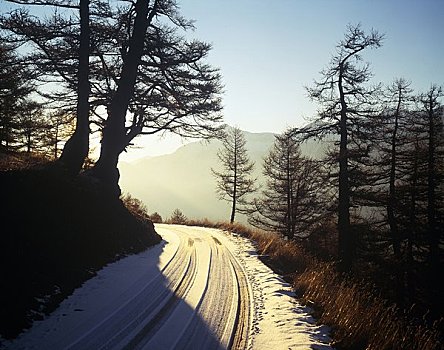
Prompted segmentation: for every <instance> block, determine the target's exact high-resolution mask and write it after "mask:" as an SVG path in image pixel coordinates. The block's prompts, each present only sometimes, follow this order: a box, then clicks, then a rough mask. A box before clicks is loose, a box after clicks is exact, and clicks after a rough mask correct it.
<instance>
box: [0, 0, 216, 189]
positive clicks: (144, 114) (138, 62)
mask: <svg viewBox="0 0 444 350" xmlns="http://www.w3.org/2000/svg"><path fill="white" fill-rule="evenodd" d="M36 1H37V0H36ZM114 5H115V4H113V3H108V2H103V1H97V2H93V3H91V6H90V12H89V15H90V17H91V20H90V23H89V42H90V45H89V88H90V90H89V113H90V114H91V115H92V116H93V118H92V123H94V124H95V125H97V126H98V127H99V128H100V130H101V132H102V142H101V149H100V156H99V159H98V161H97V162H96V163H95V165H94V166H93V168H92V169H91V170H90V171H89V174H90V175H92V176H95V177H96V178H99V179H100V180H102V182H103V183H104V184H105V185H106V186H107V187H109V189H110V190H111V191H113V192H114V193H115V194H116V195H118V194H120V188H119V187H118V180H119V172H118V170H117V163H118V159H119V155H120V154H121V153H122V152H123V151H125V150H127V148H128V147H129V146H130V145H131V143H132V141H133V139H134V138H135V137H137V136H139V135H152V134H155V133H164V132H173V133H176V134H178V135H181V136H184V137H199V138H210V137H214V136H217V135H218V134H219V133H220V132H221V130H222V128H223V126H222V121H223V118H222V115H221V113H220V111H221V110H222V106H221V93H222V86H221V83H220V81H221V77H220V74H219V72H218V70H217V69H215V68H213V67H211V66H210V65H208V64H206V63H205V58H206V56H207V54H208V52H209V51H210V50H211V45H209V44H207V43H204V42H201V41H198V40H188V39H186V38H185V37H184V36H183V35H182V32H185V31H187V30H189V29H192V28H193V25H192V22H191V21H188V20H186V19H184V18H183V17H182V16H181V14H180V13H179V8H178V5H177V3H176V1H170V0H151V1H145V0H139V1H135V2H128V3H125V4H123V5H122V6H114ZM0 24H1V25H2V27H3V28H5V29H7V30H8V31H9V32H12V33H13V34H14V37H13V38H12V40H15V39H16V38H17V37H19V38H20V39H22V40H25V41H31V42H32V43H33V47H34V48H35V50H33V51H31V52H32V53H33V54H34V56H32V57H33V61H34V62H35V63H36V66H37V67H38V68H39V69H40V70H41V71H42V76H43V77H46V78H47V82H54V81H57V82H58V83H61V84H60V86H61V87H62V88H64V89H63V90H62V91H51V93H50V94H48V95H51V96H48V97H50V98H52V101H63V103H64V104H65V105H64V106H63V107H65V108H66V109H70V110H71V111H72V110H73V106H71V105H70V104H69V101H70V100H72V96H77V95H78V92H79V91H78V89H79V86H80V80H78V79H80V72H78V69H77V67H78V66H79V62H80V57H79V52H80V38H79V35H78V32H79V25H80V24H79V22H78V21H75V20H73V19H72V17H68V18H65V17H63V16H61V15H60V14H59V13H58V14H57V15H54V16H53V17H51V18H49V19H47V20H46V21H40V20H38V19H36V18H35V17H32V16H29V15H28V14H27V13H26V12H25V11H16V12H14V13H12V14H9V15H7V16H4V17H3V18H2V19H1V21H0ZM54 28H55V29H57V30H56V32H55V33H54V32H53V29H54ZM48 37H49V38H51V39H53V40H47V38H48ZM82 52H83V51H82ZM79 69H80V68H79ZM43 73H44V74H43ZM77 73H78V74H77ZM77 76H79V78H77ZM86 90H88V89H82V91H83V92H84V91H86ZM69 96H71V98H69ZM79 97H80V96H79ZM82 106H85V105H84V104H83V105H82ZM68 144H69V143H68ZM64 158H65V157H64V156H63V155H62V159H64Z"/></svg>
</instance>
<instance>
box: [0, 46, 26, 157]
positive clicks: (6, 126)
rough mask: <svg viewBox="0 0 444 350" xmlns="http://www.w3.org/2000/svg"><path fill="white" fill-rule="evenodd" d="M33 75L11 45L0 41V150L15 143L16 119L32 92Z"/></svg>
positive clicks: (7, 148)
mask: <svg viewBox="0 0 444 350" xmlns="http://www.w3.org/2000/svg"><path fill="white" fill-rule="evenodd" d="M32 79H33V74H32V72H31V71H29V69H27V67H26V64H25V63H24V62H23V61H21V60H20V59H19V57H18V56H17V54H16V52H15V47H14V46H13V45H8V44H7V43H5V42H4V41H3V40H1V41H0V149H1V150H2V151H9V150H10V149H11V146H12V145H13V144H14V143H15V141H16V137H17V135H15V131H16V129H17V128H18V117H19V115H20V112H21V110H23V104H24V103H25V101H26V99H27V97H28V95H29V94H30V93H31V92H32V91H33V89H34V87H33V84H32Z"/></svg>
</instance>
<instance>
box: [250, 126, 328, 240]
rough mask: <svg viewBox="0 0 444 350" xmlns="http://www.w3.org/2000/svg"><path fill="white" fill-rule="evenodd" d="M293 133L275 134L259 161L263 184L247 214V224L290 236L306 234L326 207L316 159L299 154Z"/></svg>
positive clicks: (289, 131) (324, 192)
mask: <svg viewBox="0 0 444 350" xmlns="http://www.w3.org/2000/svg"><path fill="white" fill-rule="evenodd" d="M294 135H295V134H294V132H293V130H292V129H288V130H287V131H285V132H284V133H283V134H281V135H276V136H275V142H274V144H273V146H272V148H271V150H270V152H269V153H268V155H267V156H266V157H265V158H264V163H263V174H264V176H265V178H266V183H265V188H264V189H263V190H262V192H261V196H260V197H259V198H255V199H254V201H253V203H252V208H251V213H250V215H249V218H248V222H249V223H250V224H251V225H253V226H255V227H258V228H261V229H265V230H268V231H276V232H279V233H281V234H283V235H284V236H286V237H288V238H290V239H292V238H294V237H296V236H297V237H306V236H308V235H309V234H310V232H311V229H312V228H313V227H314V226H315V225H316V223H318V222H319V219H320V218H321V217H322V215H323V213H324V212H325V207H327V205H326V203H324V202H323V200H326V198H327V193H326V191H325V189H326V186H325V180H324V178H323V176H322V171H321V166H320V163H319V162H318V161H315V160H312V159H308V158H305V157H303V156H302V155H301V152H300V148H299V143H298V142H297V140H296V138H295V136H294Z"/></svg>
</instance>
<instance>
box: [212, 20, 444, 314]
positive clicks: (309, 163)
mask: <svg viewBox="0 0 444 350" xmlns="http://www.w3.org/2000/svg"><path fill="white" fill-rule="evenodd" d="M382 41H383V35H381V34H379V33H378V32H376V31H372V32H371V33H370V34H366V33H365V32H364V31H363V30H362V28H361V27H360V26H359V25H358V26H349V27H348V28H347V31H346V34H345V37H344V39H343V40H342V41H340V42H339V44H338V45H337V53H336V55H334V56H333V58H332V60H331V63H330V65H329V66H328V67H327V68H326V69H324V70H323V73H322V76H321V79H320V80H319V81H317V82H315V84H314V86H313V87H310V88H308V92H309V95H310V97H311V98H312V99H313V100H314V101H316V102H317V103H318V105H319V112H318V115H317V116H316V117H315V118H314V119H313V121H312V122H311V123H310V124H309V125H308V126H306V127H304V128H301V129H297V128H290V129H288V130H286V131H285V132H283V133H282V134H281V135H277V136H276V140H275V143H274V145H273V147H272V149H271V150H270V152H269V154H268V155H267V156H266V157H265V158H264V161H263V168H262V171H263V175H264V177H265V184H264V185H263V188H262V189H261V191H260V194H259V195H258V194H257V192H255V190H256V189H255V188H253V187H252V186H250V187H248V186H247V191H243V190H245V188H246V187H245V186H246V185H248V184H250V182H249V181H252V180H254V179H252V178H251V166H250V165H251V164H250V163H249V160H248V154H247V151H246V147H245V145H244V143H242V137H239V136H237V139H236V137H235V136H236V133H238V132H239V130H238V129H237V131H236V129H234V131H229V132H228V136H227V138H226V139H225V141H224V148H223V149H222V150H221V151H220V155H219V158H220V160H221V163H222V165H223V168H224V170H223V171H222V172H221V173H215V175H216V177H217V179H218V192H219V193H221V194H222V195H221V198H224V199H227V200H229V201H231V202H232V207H233V208H236V207H240V212H247V213H248V217H249V223H250V224H252V225H253V226H256V227H258V228H261V229H264V230H268V231H274V232H278V233H280V234H282V235H283V236H285V237H287V238H288V239H294V240H297V241H300V242H301V244H303V245H304V246H305V247H306V248H308V249H310V250H311V251H312V252H313V253H314V254H316V255H318V256H320V257H323V258H324V259H334V260H335V261H336V262H337V266H338V269H339V271H341V272H352V273H353V274H354V275H355V276H358V277H359V278H364V279H366V280H367V281H369V282H370V283H374V284H376V285H378V286H379V290H381V291H382V292H383V293H384V296H385V297H386V298H388V299H390V300H392V301H394V302H396V303H397V305H398V306H400V307H404V308H406V309H409V308H413V309H414V310H413V312H414V313H417V314H420V315H424V314H425V313H428V317H430V319H436V318H440V317H441V316H442V315H443V311H444V307H443V306H444V303H443V301H442V298H441V297H440V296H441V295H442V293H443V292H444V290H443V287H442V283H441V281H440V276H441V273H442V269H443V267H444V266H443V250H444V201H443V195H444V130H443V121H444V112H443V110H444V109H443V104H442V100H443V96H444V94H443V91H442V88H441V87H440V86H438V85H433V84H432V85H431V86H430V88H429V89H428V90H427V91H424V92H419V93H415V92H414V91H413V89H412V88H411V84H410V82H408V81H407V80H406V79H403V78H399V79H396V80H395V81H394V82H393V83H392V84H391V85H389V86H383V85H381V84H380V85H377V86H370V85H369V81H370V78H371V76H372V73H371V71H370V69H369V65H368V64H365V63H362V57H361V55H362V53H363V51H365V50H367V49H370V48H377V47H379V46H381V44H382ZM239 138H240V140H239ZM310 140H317V141H318V142H324V143H325V144H326V145H327V146H326V148H327V151H326V152H325V155H324V157H322V158H320V159H311V158H309V157H306V156H303V155H302V154H301V151H300V147H301V145H302V144H303V143H304V142H311V141H310ZM236 152H237V153H236ZM241 154H242V156H240V155H241ZM239 159H242V160H243V161H242V162H241V164H244V165H247V166H246V167H244V168H242V166H238V164H237V163H238V162H239ZM242 186H243V187H242ZM236 187H237V188H236ZM251 197H253V199H251ZM254 197H256V198H254ZM235 202H236V203H235ZM233 215H234V214H233V211H232V216H231V217H232V218H233Z"/></svg>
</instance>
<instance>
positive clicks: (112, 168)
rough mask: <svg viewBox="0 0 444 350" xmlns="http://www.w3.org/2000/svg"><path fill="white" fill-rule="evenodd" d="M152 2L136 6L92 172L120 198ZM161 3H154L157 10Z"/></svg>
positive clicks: (141, 0)
mask: <svg viewBox="0 0 444 350" xmlns="http://www.w3.org/2000/svg"><path fill="white" fill-rule="evenodd" d="M148 4H149V1H146V0H137V2H136V5H135V10H136V18H135V21H134V29H133V33H132V35H131V39H130V44H129V50H128V53H127V54H126V56H125V57H124V62H123V67H122V72H121V78H120V80H119V86H118V88H117V91H116V93H115V95H114V97H113V99H112V100H111V103H110V105H109V107H108V119H107V121H106V126H105V128H104V129H103V133H102V135H103V137H102V145H101V148H100V157H99V160H98V161H97V163H96V164H95V165H94V168H93V169H92V171H91V173H92V175H93V176H95V177H97V178H99V179H100V180H102V181H103V183H104V184H105V185H106V186H107V187H109V188H110V190H112V191H113V193H115V194H116V195H120V188H119V184H118V182H119V170H118V169H117V163H118V161H119V155H120V153H122V152H123V151H124V149H125V147H126V146H127V145H128V142H127V135H126V128H125V119H126V113H127V110H128V106H129V104H130V100H131V98H132V96H133V93H134V85H135V83H136V77H137V69H138V66H139V63H140V59H141V57H142V53H143V47H144V42H145V34H146V30H147V28H148V25H149V23H150V22H151V20H152V18H153V17H154V15H155V12H156V11H155V9H153V10H152V11H151V13H150V16H148ZM156 4H157V1H156V2H155V4H154V7H156Z"/></svg>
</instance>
